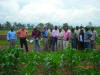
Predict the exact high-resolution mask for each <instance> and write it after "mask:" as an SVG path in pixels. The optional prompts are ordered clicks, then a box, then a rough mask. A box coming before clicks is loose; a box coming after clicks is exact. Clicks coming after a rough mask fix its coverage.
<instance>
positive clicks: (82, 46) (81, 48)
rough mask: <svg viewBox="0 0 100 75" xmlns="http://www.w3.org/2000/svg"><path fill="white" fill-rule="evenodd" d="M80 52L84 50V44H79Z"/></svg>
mask: <svg viewBox="0 0 100 75" xmlns="http://www.w3.org/2000/svg"><path fill="white" fill-rule="evenodd" d="M79 46H80V50H84V42H79Z"/></svg>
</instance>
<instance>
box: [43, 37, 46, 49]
mask: <svg viewBox="0 0 100 75" xmlns="http://www.w3.org/2000/svg"><path fill="white" fill-rule="evenodd" d="M43 49H44V51H45V50H46V47H45V38H43Z"/></svg>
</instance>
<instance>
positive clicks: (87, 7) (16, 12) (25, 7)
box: [0, 0, 100, 25]
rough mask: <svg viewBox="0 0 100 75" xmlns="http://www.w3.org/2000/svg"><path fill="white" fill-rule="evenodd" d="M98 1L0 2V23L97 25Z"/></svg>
mask: <svg viewBox="0 0 100 75" xmlns="http://www.w3.org/2000/svg"><path fill="white" fill-rule="evenodd" d="M99 2H100V1H99V0H88V1H87V0H83V1H80V0H0V9H1V12H0V22H5V21H6V20H8V21H11V22H15V21H17V22H23V23H39V22H43V23H46V22H51V23H56V24H62V23H64V22H68V23H69V24H71V25H80V24H83V25H86V24H88V22H89V21H92V22H93V24H96V25H99V19H100V13H99V12H100V8H98V7H100V5H99Z"/></svg>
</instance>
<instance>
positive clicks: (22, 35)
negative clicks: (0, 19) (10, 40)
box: [17, 26, 28, 52]
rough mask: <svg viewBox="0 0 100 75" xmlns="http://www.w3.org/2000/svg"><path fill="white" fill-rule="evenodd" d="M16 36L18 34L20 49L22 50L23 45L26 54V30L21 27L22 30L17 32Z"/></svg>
mask: <svg viewBox="0 0 100 75" xmlns="http://www.w3.org/2000/svg"><path fill="white" fill-rule="evenodd" d="M17 34H19V37H20V46H21V48H23V45H25V49H26V51H27V52H28V44H27V40H26V37H27V30H26V29H25V27H24V26H22V29H20V30H18V31H17Z"/></svg>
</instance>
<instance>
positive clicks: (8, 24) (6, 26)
mask: <svg viewBox="0 0 100 75" xmlns="http://www.w3.org/2000/svg"><path fill="white" fill-rule="evenodd" d="M23 25H24V26H25V27H26V28H27V29H33V28H35V27H38V28H40V29H43V27H44V26H47V27H48V28H53V27H54V26H55V25H54V24H52V23H50V22H48V23H45V24H44V23H39V24H37V25H34V24H29V23H28V24H22V23H17V22H14V23H11V22H9V21H6V22H5V23H3V24H1V23H0V30H5V29H10V27H11V26H13V27H14V28H15V29H20V28H21V27H22V26H23ZM65 25H67V26H69V28H71V27H72V26H70V25H69V24H68V23H64V24H62V25H57V26H58V28H63V26H65ZM88 25H89V26H92V22H89V24H88ZM95 28H100V26H98V27H95Z"/></svg>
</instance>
